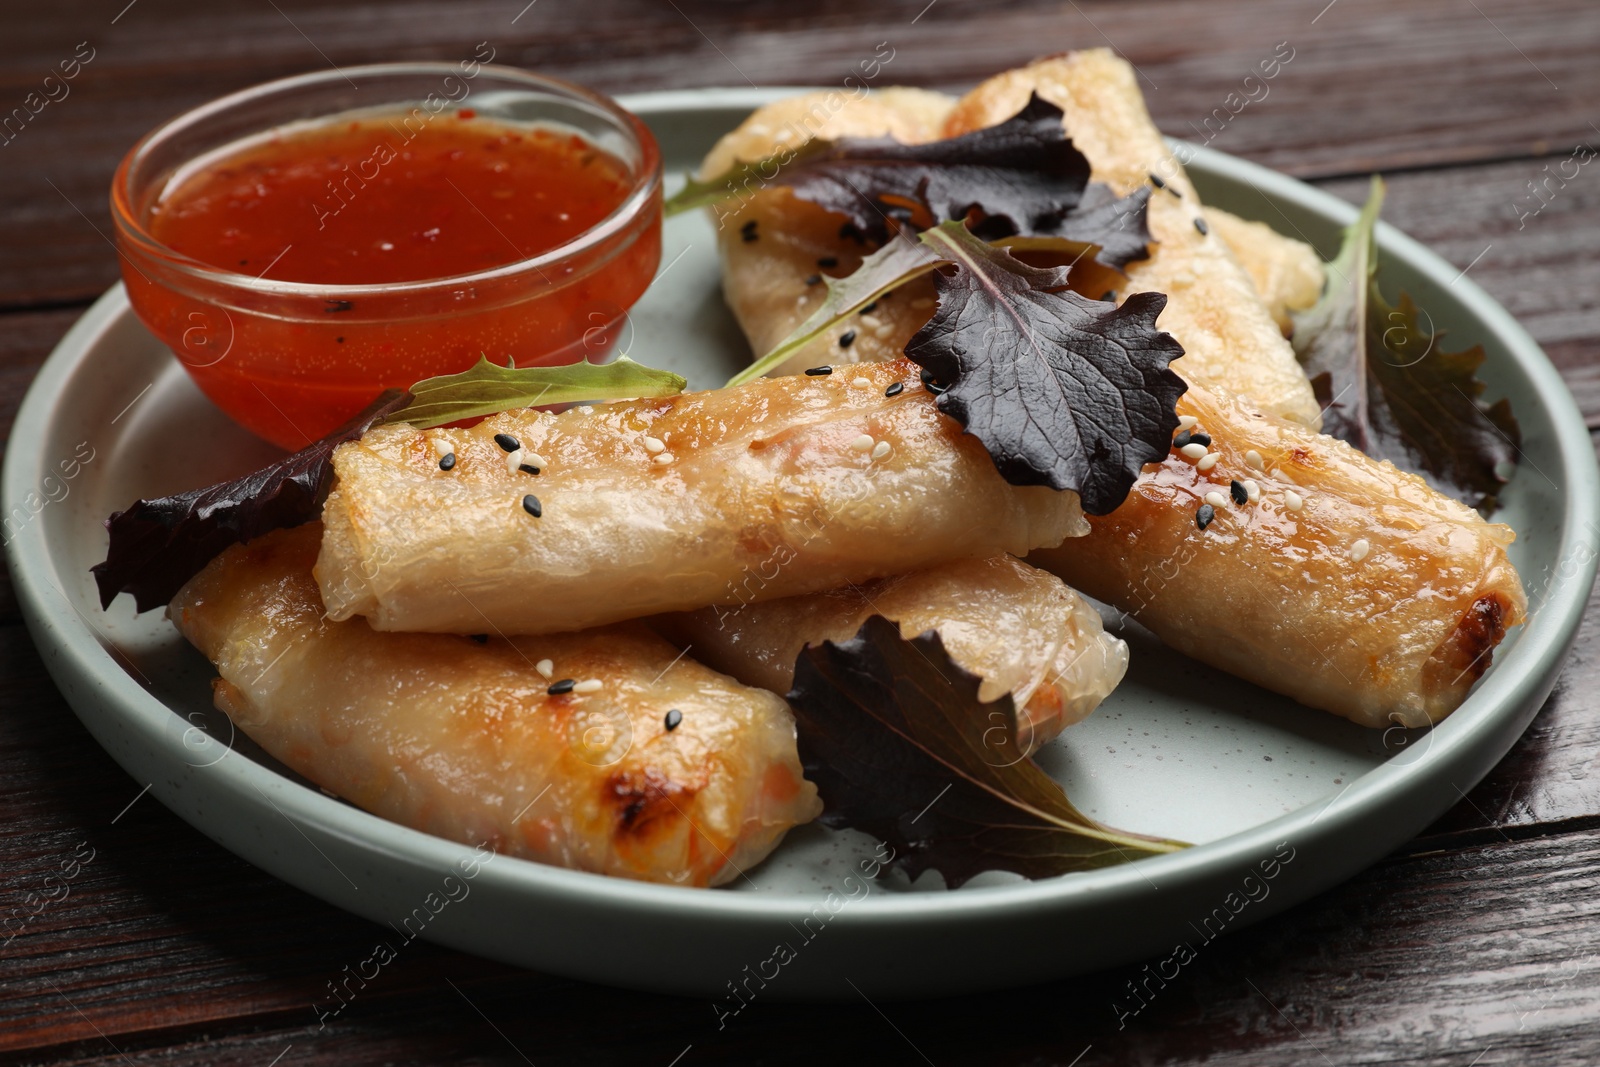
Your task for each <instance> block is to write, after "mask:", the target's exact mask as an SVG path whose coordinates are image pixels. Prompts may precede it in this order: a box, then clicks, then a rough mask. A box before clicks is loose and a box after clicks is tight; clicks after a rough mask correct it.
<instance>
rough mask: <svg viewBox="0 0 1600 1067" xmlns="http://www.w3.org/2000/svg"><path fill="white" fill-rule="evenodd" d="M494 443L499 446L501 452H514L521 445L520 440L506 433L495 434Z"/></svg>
mask: <svg viewBox="0 0 1600 1067" xmlns="http://www.w3.org/2000/svg"><path fill="white" fill-rule="evenodd" d="M494 443H495V444H497V445H499V446H500V451H502V452H515V451H516V450H517V449H519V448H521V447H522V442H521V441H519V440H517V439H516V438H515V437H512V436H511V435H510V434H508V433H497V434H495V435H494Z"/></svg>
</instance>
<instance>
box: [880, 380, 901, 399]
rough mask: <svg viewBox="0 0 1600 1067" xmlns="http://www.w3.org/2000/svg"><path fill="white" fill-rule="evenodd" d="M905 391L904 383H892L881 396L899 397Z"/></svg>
mask: <svg viewBox="0 0 1600 1067" xmlns="http://www.w3.org/2000/svg"><path fill="white" fill-rule="evenodd" d="M905 391H906V383H905V382H893V383H891V384H890V386H889V388H887V389H885V390H884V391H883V395H884V396H899V395H900V394H901V393H903V392H905Z"/></svg>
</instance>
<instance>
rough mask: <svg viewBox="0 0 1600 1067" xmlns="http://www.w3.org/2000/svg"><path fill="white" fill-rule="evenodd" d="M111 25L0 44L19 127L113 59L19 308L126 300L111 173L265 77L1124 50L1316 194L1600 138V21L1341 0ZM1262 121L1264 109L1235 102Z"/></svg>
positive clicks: (150, 16) (1098, 0)
mask: <svg viewBox="0 0 1600 1067" xmlns="http://www.w3.org/2000/svg"><path fill="white" fill-rule="evenodd" d="M115 6H118V7H120V5H115ZM105 7H106V5H101V4H99V3H89V2H86V0H74V2H70V3H63V4H59V5H50V6H48V7H42V8H35V9H32V10H30V13H29V17H28V18H27V19H26V20H14V21H16V22H17V25H15V26H14V27H11V26H8V33H7V35H5V36H4V38H3V40H0V105H3V108H5V109H9V108H11V107H13V106H17V105H20V104H21V103H22V102H23V100H24V99H25V97H26V94H27V93H28V92H30V91H31V90H32V89H33V88H34V87H35V86H36V85H38V84H39V83H40V81H41V79H42V78H43V77H44V75H45V74H47V73H49V72H50V71H51V70H52V69H53V68H55V67H56V66H57V65H58V64H59V63H60V62H61V61H62V60H64V59H67V58H68V57H70V56H72V54H73V53H74V51H75V50H76V48H77V46H78V44H79V43H80V42H83V41H87V42H89V46H90V47H91V48H93V49H94V50H95V52H94V59H93V60H92V61H91V62H90V63H89V64H88V65H87V66H85V67H84V68H83V70H82V72H81V73H80V74H79V76H78V77H77V79H75V80H74V81H73V82H72V83H71V92H70V94H69V95H68V96H66V98H65V99H62V100H61V101H60V102H59V103H52V104H48V105H46V106H44V107H43V109H42V110H40V111H39V112H38V114H37V115H35V116H33V118H32V119H31V121H29V122H27V123H26V124H25V126H23V127H22V130H21V132H20V134H17V135H16V136H15V138H14V140H12V141H10V142H8V143H6V144H5V145H4V147H0V153H3V154H4V163H3V166H4V167H5V168H6V173H7V186H8V189H7V192H8V194H9V195H8V196H7V197H6V198H5V199H4V200H3V201H0V232H5V233H6V234H7V235H8V238H9V240H8V241H7V243H6V245H5V247H4V248H3V249H0V306H19V305H27V304H32V303H37V302H41V301H50V302H66V301H75V300H85V299H88V298H89V297H90V296H92V295H93V294H94V293H96V292H98V291H100V290H101V289H103V288H105V286H106V285H107V284H109V283H110V282H111V281H112V280H114V278H115V276H116V271H115V265H114V261H113V260H112V259H111V258H109V257H108V255H107V252H108V240H109V235H110V233H111V228H110V221H109V217H108V215H107V212H106V207H105V203H106V190H107V188H108V185H109V181H110V177H111V173H112V170H113V169H114V168H115V166H116V163H117V160H118V159H119V158H120V157H121V155H122V154H123V152H125V151H126V150H127V149H128V147H129V146H130V145H131V144H132V143H133V142H134V140H135V139H137V138H138V137H139V136H140V135H141V134H142V133H144V132H145V131H146V130H148V129H150V128H151V127H153V126H155V125H156V124H157V123H159V122H161V121H163V120H164V119H166V118H168V117H170V116H172V115H174V114H177V113H178V112H180V111H182V110H184V109H186V108H189V107H192V106H194V105H196V104H198V103H201V102H202V101H205V100H207V99H210V98H212V97H214V96H217V95H220V94H222V93H225V92H229V91H232V90H235V89H240V88H243V87H245V86H247V85H251V84H253V83H256V82H260V81H264V80H266V79H269V78H274V77H280V76H283V75H287V74H291V73H297V72H300V71H306V70H315V69H320V68H325V67H327V66H330V65H335V64H336V65H338V66H340V67H346V66H352V65H356V64H360V63H366V62H376V61H383V60H397V59H423V58H436V59H447V60H457V59H461V58H464V57H466V56H468V55H470V54H471V53H472V51H473V48H474V46H475V45H476V43H477V42H479V41H488V42H490V44H491V46H492V47H494V48H495V50H496V58H497V59H498V60H500V61H502V62H507V63H514V64H519V65H522V66H526V67H531V68H536V69H540V70H544V71H547V72H549V73H554V74H560V75H563V76H567V77H571V78H575V79H578V80H581V81H584V82H587V83H590V84H593V85H595V86H596V87H598V88H601V89H604V90H607V91H611V92H622V91H629V90H640V89H653V88H662V87H684V86H699V85H746V84H760V85H784V84H796V83H804V84H824V85H826V84H837V83H842V82H843V79H844V78H845V77H846V76H848V75H849V74H850V72H851V70H852V68H853V67H854V66H855V65H856V64H857V63H858V62H859V61H861V60H863V59H866V58H869V57H871V56H872V55H873V53H874V51H875V50H876V48H877V46H878V44H879V43H880V42H883V43H885V44H887V45H888V47H890V48H893V49H894V54H893V60H892V62H891V63H890V64H889V65H888V66H887V67H886V68H884V70H883V72H882V74H881V75H880V82H881V83H884V84H887V83H892V82H900V83H907V84H919V85H938V86H943V87H946V88H959V87H961V86H964V85H968V84H971V83H973V82H975V81H977V80H979V79H981V78H982V77H984V76H986V75H988V74H990V73H992V72H994V71H997V70H1001V69H1003V68H1005V67H1008V66H1014V65H1016V64H1018V63H1021V62H1025V61H1026V60H1028V59H1030V58H1032V57H1034V56H1036V55H1040V54H1044V53H1049V52H1056V51H1063V50H1066V49H1070V48H1084V47H1094V46H1101V45H1107V44H1109V45H1110V46H1111V47H1114V48H1116V49H1118V50H1119V51H1121V52H1122V53H1123V54H1125V55H1126V56H1128V57H1129V59H1131V60H1132V62H1134V63H1135V64H1136V65H1137V66H1138V68H1139V70H1140V72H1141V74H1142V76H1143V79H1144V86H1145V90H1146V95H1147V96H1148V97H1149V100H1150V107H1151V110H1152V112H1153V113H1154V115H1155V118H1156V121H1157V122H1158V123H1159V124H1160V125H1161V126H1162V127H1163V128H1164V129H1166V130H1168V131H1169V132H1172V133H1175V134H1177V135H1180V136H1187V137H1191V138H1195V139H1202V140H1203V139H1205V138H1206V137H1211V144H1212V145H1213V146H1214V147H1217V148H1220V149H1222V150H1224V151H1228V152H1233V153H1236V154H1239V155H1243V156H1245V157H1247V158H1251V159H1256V160H1259V161H1261V162H1264V163H1267V164H1268V165H1270V166H1275V167H1278V168H1280V169H1283V170H1287V171H1289V172H1291V173H1295V174H1299V175H1304V176H1318V175H1327V174H1335V173H1337V174H1352V173H1364V172H1366V171H1368V170H1371V169H1375V168H1377V169H1390V170H1392V169H1395V168H1400V167H1422V166H1436V165H1439V164H1442V163H1458V162H1466V161H1481V160H1490V159H1498V158H1505V157H1528V156H1533V155H1537V154H1540V153H1546V152H1555V153H1559V152H1561V151H1563V150H1564V149H1568V148H1571V147H1572V146H1573V145H1575V144H1577V143H1578V142H1580V141H1585V140H1590V139H1594V138H1596V137H1600V134H1597V133H1596V131H1595V130H1594V129H1593V128H1592V127H1591V126H1590V125H1589V123H1590V122H1591V121H1594V120H1595V116H1594V115H1593V114H1590V113H1589V110H1590V109H1588V108H1587V102H1592V101H1593V100H1595V99H1597V98H1600V67H1597V66H1596V65H1595V64H1594V63H1593V62H1592V53H1593V48H1594V45H1595V43H1596V35H1597V33H1600V31H1597V30H1595V29H1594V28H1593V23H1594V22H1595V20H1596V14H1595V11H1594V8H1593V6H1592V4H1590V3H1589V2H1588V0H1543V2H1541V3H1539V4H1537V5H1517V4H1515V3H1513V2H1512V0H1474V2H1473V3H1472V4H1463V3H1461V2H1460V0H1408V2H1407V3H1404V4H1396V3H1392V2H1388V0H1338V2H1337V3H1336V4H1335V5H1333V6H1332V7H1330V8H1329V9H1328V10H1327V11H1326V12H1325V13H1323V14H1322V15H1321V17H1319V18H1316V19H1315V21H1313V18H1314V16H1316V14H1317V12H1316V10H1312V9H1313V8H1318V7H1320V5H1313V4H1299V3H1294V4H1286V3H1281V2H1277V3H1275V2H1272V0H1234V2H1230V3H1227V4H1193V3H1191V4H1184V5H1174V4H1171V3H1168V2H1166V0H1136V2H1110V0H1081V2H1073V3H1068V4H1062V3H1059V2H1057V0H1032V2H1020V0H1013V2H1008V3H1000V4H990V3H986V4H984V5H983V6H982V8H981V11H980V10H979V9H977V8H976V7H974V6H973V5H970V4H967V5H963V4H958V3H954V2H951V0H945V2H944V3H936V4H935V5H934V6H932V7H931V8H930V7H928V6H927V4H926V2H925V0H909V2H907V0H892V2H890V3H886V4H882V5H875V6H874V7H873V8H872V9H871V10H870V12H869V11H868V10H867V9H865V8H864V7H863V6H862V5H861V4H859V3H849V2H845V0H826V2H823V3H817V4H808V5H805V6H804V7H801V8H796V7H794V6H793V5H789V4H780V3H776V2H773V0H758V2H751V3H740V4H733V3H728V2H726V0H682V2H680V3H677V4H676V5H673V4H640V3H627V2H623V0H595V2H585V3H575V2H573V0H542V2H540V3H537V4H535V5H533V6H530V7H528V8H527V9H526V10H525V11H523V12H522V14H521V15H520V17H518V11H519V10H521V8H522V5H520V4H516V3H511V2H502V0H492V2H491V0H466V2H461V3H453V4H450V5H448V6H446V5H441V4H438V3H434V2H429V0H410V2H406V3H392V4H382V3H375V2H371V0H368V2H363V3H352V4H339V5H331V4H316V3H312V2H310V0H294V2H290V0H283V2H282V3H278V4H256V3H245V2H244V0H234V2H230V3H202V2H199V0H175V2H168V3H160V4H157V3H141V4H137V5H136V6H134V7H132V8H130V9H129V10H127V11H126V13H125V14H123V15H122V17H121V18H119V19H118V20H117V22H116V24H115V25H112V24H111V22H110V16H108V15H107V14H106V10H105ZM924 8H926V9H927V10H926V12H925V13H923V14H922V15H921V16H920V17H917V16H918V13H919V12H922V11H923V10H924ZM1585 30H1587V32H1585ZM13 31H14V32H13ZM1502 33H1504V34H1506V37H1503V36H1502ZM1507 37H1509V38H1510V39H1509V40H1507ZM1279 42H1287V43H1288V47H1289V48H1290V49H1292V50H1293V58H1292V59H1291V60H1290V62H1289V64H1288V65H1287V66H1285V67H1283V68H1282V70H1281V72H1280V73H1279V74H1278V76H1277V77H1276V78H1274V79H1272V80H1271V81H1270V82H1268V83H1266V86H1265V91H1264V95H1263V88H1261V87H1259V86H1258V85H1256V84H1252V85H1246V84H1245V83H1244V78H1245V76H1246V75H1247V74H1248V73H1249V72H1250V71H1251V70H1252V69H1253V68H1254V67H1255V66H1256V64H1258V63H1259V62H1261V61H1262V60H1264V59H1267V58H1268V57H1270V56H1271V55H1272V54H1273V52H1274V50H1275V48H1276V46H1277V45H1278V44H1279ZM1285 54H1287V53H1285ZM1541 72H1542V73H1541ZM1547 78H1548V79H1549V80H1548V81H1547V80H1546V79H1547ZM1230 93H1238V94H1240V95H1239V97H1237V98H1236V102H1233V103H1230V102H1229V100H1228V97H1229V94H1230ZM1247 96H1254V97H1256V98H1257V99H1256V101H1255V102H1251V103H1247V104H1243V105H1241V104H1239V103H1238V102H1237V100H1244V99H1246V98H1247ZM1218 108H1222V109H1223V116H1224V117H1225V118H1226V120H1227V121H1226V122H1223V121H1222V119H1221V118H1217V117H1214V116H1215V112H1216V109H1218ZM1233 111H1236V112H1237V113H1236V114H1234V113H1231V112H1233ZM1530 115H1533V116H1537V121H1530V120H1529V117H1530ZM1208 117H1211V124H1210V126H1208V125H1207V119H1208Z"/></svg>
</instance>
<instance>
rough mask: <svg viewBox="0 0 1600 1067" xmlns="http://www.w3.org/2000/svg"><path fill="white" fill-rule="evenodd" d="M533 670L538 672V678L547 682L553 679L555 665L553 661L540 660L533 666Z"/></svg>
mask: <svg viewBox="0 0 1600 1067" xmlns="http://www.w3.org/2000/svg"><path fill="white" fill-rule="evenodd" d="M533 669H534V670H536V671H538V672H539V674H540V676H541V677H543V678H544V680H545V681H547V682H548V681H549V680H550V679H551V678H554V677H555V673H556V664H555V661H554V660H548V659H542V660H540V661H539V662H538V663H535V664H534V665H533Z"/></svg>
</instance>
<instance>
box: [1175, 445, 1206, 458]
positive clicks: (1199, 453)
mask: <svg viewBox="0 0 1600 1067" xmlns="http://www.w3.org/2000/svg"><path fill="white" fill-rule="evenodd" d="M1178 451H1179V452H1182V453H1183V454H1184V455H1186V456H1188V457H1189V458H1190V459H1204V458H1205V456H1206V446H1205V445H1184V446H1183V447H1182V448H1180V449H1178Z"/></svg>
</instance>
